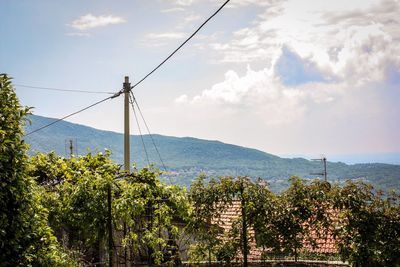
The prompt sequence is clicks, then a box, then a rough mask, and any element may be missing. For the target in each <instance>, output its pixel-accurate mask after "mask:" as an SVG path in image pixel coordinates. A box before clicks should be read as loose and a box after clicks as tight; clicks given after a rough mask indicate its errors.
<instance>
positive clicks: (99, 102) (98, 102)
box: [25, 91, 122, 136]
mask: <svg viewBox="0 0 400 267" xmlns="http://www.w3.org/2000/svg"><path fill="white" fill-rule="evenodd" d="M121 93H122V91H119V92H117V93H115V94H114V95H112V96H109V97H107V98H104V99H102V100H100V101H97V102H96V103H93V104H91V105H89V106H87V107H85V108H82V109H80V110H78V111H75V112H73V113H70V114H68V115H66V116H64V117H62V118H60V119H56V120H55V121H52V122H51V123H48V124H46V125H44V126H42V127H39V128H37V129H35V130H33V131H31V132H29V133H27V134H25V136H28V135H31V134H33V133H36V132H38V131H40V130H43V129H45V128H47V127H50V126H51V125H53V124H56V123H57V122H60V121H62V120H65V119H67V118H69V117H71V116H73V115H76V114H78V113H81V112H82V111H85V110H87V109H89V108H91V107H94V106H97V105H98V104H101V103H103V102H105V101H107V100H109V99H112V98H115V97H118V96H119V95H120V94H121Z"/></svg>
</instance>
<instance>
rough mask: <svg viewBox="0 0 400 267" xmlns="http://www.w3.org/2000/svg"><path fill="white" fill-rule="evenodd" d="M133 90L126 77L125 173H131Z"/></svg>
mask: <svg viewBox="0 0 400 267" xmlns="http://www.w3.org/2000/svg"><path fill="white" fill-rule="evenodd" d="M130 90H131V84H130V83H129V77H128V76H125V82H124V96H125V100H124V169H125V172H127V173H129V172H130V144H129V136H130V133H129V93H130Z"/></svg>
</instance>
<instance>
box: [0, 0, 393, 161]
mask: <svg viewBox="0 0 400 267" xmlns="http://www.w3.org/2000/svg"><path fill="white" fill-rule="evenodd" d="M1 2H2V8H1V9H0V21H1V24H0V34H1V42H0V72H6V73H8V74H10V75H11V76H12V77H14V82H15V83H16V84H20V85H31V86H42V87H56V88H64V89H77V90H92V91H105V92H110V91H111V92H113V91H118V90H120V89H121V87H122V82H123V78H124V76H125V75H128V76H129V77H130V79H131V81H132V82H135V81H137V80H139V79H140V78H142V77H143V76H144V75H145V74H146V73H147V72H148V71H150V70H151V69H152V68H153V67H155V66H156V65H157V64H158V63H159V62H160V61H161V60H162V59H164V58H165V57H166V56H167V55H168V54H169V53H170V52H171V51H172V50H173V49H175V48H176V47H177V46H178V45H179V44H180V43H181V42H182V41H183V40H184V39H185V38H186V37H187V36H189V35H190V34H191V33H192V32H193V31H194V30H195V29H196V28H197V27H198V26H199V25H200V24H201V23H202V22H203V21H204V20H205V19H206V18H207V17H208V16H209V15H211V14H212V13H213V12H214V11H215V10H216V9H217V8H218V6H220V5H221V4H222V3H223V2H224V1H221V0H218V1H216V0H152V1H138V0H137V1H132V0H125V1H124V0H120V1H103V0H88V1H64V2H63V3H62V4H61V3H60V2H58V1H50V0H41V1H28V0H20V1H11V0H2V1H1ZM399 14H400V2H399V1H398V0H383V1H378V0H345V1H344V0H343V1H342V0H334V1H333V0H332V1H331V0H329V1H318V0H314V1H312V0H303V1H298V0H292V1H275V0H231V2H230V3H228V5H227V6H226V7H225V8H224V9H223V10H222V11H221V12H220V13H219V14H218V15H217V16H216V17H215V18H214V19H213V20H212V21H210V22H209V24H207V25H206V27H205V28H203V30H201V31H200V33H199V34H198V35H196V37H195V38H194V39H192V40H191V41H190V42H189V43H188V44H187V45H186V46H185V47H184V48H183V49H182V50H180V51H179V53H178V54H176V56H174V57H173V58H172V60H170V61H169V62H168V63H167V64H165V65H164V66H163V67H162V68H161V69H160V70H159V71H158V72H156V73H155V74H154V75H153V76H151V77H149V78H148V79H147V80H146V81H145V82H143V83H142V84H141V85H140V86H138V87H136V88H135V90H134V93H135V95H136V98H137V100H138V102H139V104H140V105H141V108H142V111H143V113H144V115H145V117H146V119H147V121H148V123H149V126H150V128H151V129H152V132H154V133H160V134H164V135H172V136H193V137H198V138H204V139H212V140H220V141H223V142H227V143H233V144H238V145H243V146H248V147H252V148H257V149H261V150H263V151H266V152H269V153H273V154H279V155H307V156H310V157H313V156H318V155H321V154H325V155H326V156H327V157H328V159H329V158H330V157H331V158H335V157H337V156H338V155H342V156H345V155H371V154H373V155H379V154H387V153H392V154H393V153H400V139H399V132H400V120H399V117H400V25H399V23H400V19H399ZM16 89H17V93H18V96H19V97H20V99H21V101H22V103H23V104H25V105H28V106H33V107H34V113H35V114H38V115H43V116H49V117H54V118H59V117H62V116H64V115H66V114H69V113H72V112H74V111H76V110H78V109H80V108H82V107H85V106H87V105H89V104H92V103H93V102H95V101H97V100H100V99H102V98H104V97H106V96H107V95H101V94H98V95H97V94H78V93H60V92H52V91H45V90H35V89H29V88H24V87H20V86H16ZM122 104H123V102H122V98H120V99H114V100H112V101H108V102H106V103H104V104H102V105H99V106H96V107H95V108H92V109H90V110H88V111H86V112H84V113H80V114H79V115H77V116H74V117H71V118H70V119H69V121H72V122H75V123H80V124H85V125H89V126H93V127H95V128H99V129H106V130H112V131H117V132H122V129H123V124H122V123H123V117H122V115H123V110H122V108H123V105H122ZM132 123H133V121H132ZM132 131H133V133H137V129H136V128H135V127H132ZM78 139H79V137H78Z"/></svg>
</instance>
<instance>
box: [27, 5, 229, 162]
mask: <svg viewBox="0 0 400 267" xmlns="http://www.w3.org/2000/svg"><path fill="white" fill-rule="evenodd" d="M229 1H230V0H226V1H225V2H224V3H223V4H222V5H221V6H220V7H219V8H218V9H217V10H216V11H215V12H214V13H213V14H212V15H211V16H210V17H208V18H207V19H206V20H205V21H204V22H203V23H202V24H201V25H200V26H199V27H198V28H197V29H196V30H195V31H194V32H193V33H192V34H191V35H190V36H189V37H188V38H187V39H186V40H185V41H184V42H183V43H182V44H181V45H179V46H178V48H176V49H175V50H174V51H173V52H172V53H171V54H169V55H168V56H167V57H166V58H165V59H164V60H163V61H162V62H161V63H160V64H158V65H157V66H156V67H155V68H154V69H153V70H151V71H150V72H149V73H147V74H146V75H145V76H144V77H143V78H142V79H140V80H139V81H138V82H137V83H135V84H134V85H133V86H131V88H130V92H132V89H133V88H135V87H136V86H138V85H139V84H140V83H142V82H143V81H144V80H145V79H147V78H148V77H149V76H150V75H152V74H153V73H154V72H155V71H156V70H158V69H159V68H160V67H161V66H162V65H163V64H164V63H165V62H167V61H168V60H169V59H170V58H171V57H172V56H173V55H174V54H175V53H176V52H178V51H179V50H180V49H181V48H182V47H183V46H184V45H185V44H186V43H187V42H188V41H189V40H190V39H192V38H193V37H194V36H195V35H196V34H197V33H198V32H199V31H200V29H202V28H203V27H204V25H206V24H207V23H208V22H209V21H210V20H211V19H212V18H213V17H214V16H215V15H217V14H218V13H219V12H220V11H221V10H222V9H223V8H224V7H225V5H226V4H227V3H228V2H229ZM19 86H21V85H19ZM35 87H37V86H35ZM32 88H33V86H32ZM44 88H45V87H42V89H44ZM46 88H47V89H48V90H54V89H57V90H58V89H60V90H58V91H61V90H63V91H66V90H68V89H61V88H52V89H50V88H51V87H46ZM68 91H69V90H68ZM74 91H75V90H74ZM76 91H82V92H84V90H76ZM85 92H89V91H85ZM122 92H123V90H120V91H119V92H117V93H114V94H113V95H112V96H110V97H107V98H105V99H103V100H100V101H98V102H96V103H94V104H91V105H89V106H87V107H85V108H83V109H80V110H78V111H76V112H74V113H71V114H69V115H66V116H64V117H62V118H60V119H57V120H55V121H53V122H51V123H49V124H46V125H44V126H42V127H40V128H37V129H35V130H33V131H31V132H29V133H27V134H25V136H28V135H30V134H33V133H36V132H38V131H40V130H42V129H45V128H47V127H49V126H51V125H53V124H56V123H58V122H60V121H62V120H64V119H66V118H69V117H71V116H73V115H76V114H78V113H80V112H82V111H85V110H87V109H89V108H91V107H94V106H96V105H98V104H100V103H102V102H105V101H106V100H109V99H112V98H115V97H118V96H119V95H121V93H122ZM132 96H133V94H132ZM133 100H134V101H135V102H136V104H137V101H136V100H135V98H133ZM137 105H138V104H137ZM138 110H139V113H140V115H141V116H142V118H143V119H144V117H143V114H142V113H141V111H140V108H139V106H138ZM145 125H146V123H145ZM146 128H147V130H149V129H148V126H147V125H146ZM150 137H151V139H152V141H153V144H155V143H154V140H153V137H152V136H151V135H150ZM156 150H157V153H158V154H159V151H158V149H156ZM159 156H160V154H159ZM160 159H161V156H160ZM162 163H163V166H164V169H166V168H165V165H164V162H162Z"/></svg>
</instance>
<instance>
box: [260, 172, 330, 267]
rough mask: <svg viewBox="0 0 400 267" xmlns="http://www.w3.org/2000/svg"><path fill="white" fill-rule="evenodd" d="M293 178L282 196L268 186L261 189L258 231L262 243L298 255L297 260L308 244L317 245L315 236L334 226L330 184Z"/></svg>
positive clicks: (273, 248)
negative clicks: (270, 190) (330, 211)
mask: <svg viewBox="0 0 400 267" xmlns="http://www.w3.org/2000/svg"><path fill="white" fill-rule="evenodd" d="M289 181H290V183H291V184H290V187H289V188H288V189H287V190H286V191H284V192H282V193H281V194H279V195H274V194H273V193H271V192H269V191H268V190H265V189H264V190H259V191H258V192H257V193H258V196H257V197H256V198H255V199H257V201H253V202H254V203H256V206H255V209H254V215H253V217H254V231H255V235H256V241H257V245H258V246H262V247H264V248H269V249H272V252H273V253H279V254H281V253H283V254H289V255H294V257H295V260H296V261H297V257H298V254H299V252H300V251H301V249H302V248H303V246H304V244H306V243H308V244H310V245H311V246H313V247H315V246H316V245H317V244H316V240H315V238H318V237H322V236H324V234H326V233H327V231H328V230H329V229H330V226H331V216H330V214H329V210H331V209H332V201H331V200H330V199H331V198H330V185H329V184H328V183H325V182H322V181H319V180H314V181H312V182H307V181H305V180H302V179H300V178H298V177H295V176H294V177H291V178H290V179H289ZM311 233H314V234H311ZM315 234H319V236H318V235H317V236H315Z"/></svg>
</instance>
